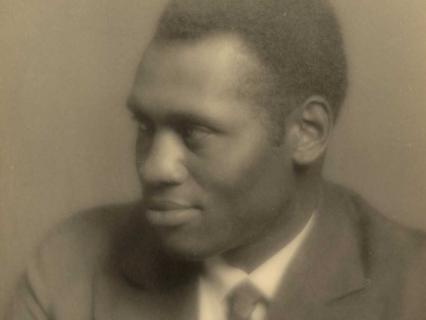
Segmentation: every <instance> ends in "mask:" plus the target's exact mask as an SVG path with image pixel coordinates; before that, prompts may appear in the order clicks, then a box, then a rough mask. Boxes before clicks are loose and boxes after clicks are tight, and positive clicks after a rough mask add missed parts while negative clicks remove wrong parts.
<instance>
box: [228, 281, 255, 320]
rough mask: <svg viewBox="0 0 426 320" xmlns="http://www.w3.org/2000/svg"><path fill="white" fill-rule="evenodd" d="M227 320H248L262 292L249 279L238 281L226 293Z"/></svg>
mask: <svg viewBox="0 0 426 320" xmlns="http://www.w3.org/2000/svg"><path fill="white" fill-rule="evenodd" d="M227 300H228V320H250V319H251V316H252V313H253V311H254V309H255V308H256V304H257V303H259V302H261V301H262V294H261V293H260V292H259V290H257V289H256V288H255V287H254V286H253V284H251V282H250V281H249V280H246V281H244V282H242V283H240V284H239V285H238V286H237V287H236V288H234V289H233V290H232V291H231V292H230V294H229V295H228V298H227Z"/></svg>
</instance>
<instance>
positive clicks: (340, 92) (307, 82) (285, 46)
mask: <svg viewBox="0 0 426 320" xmlns="http://www.w3.org/2000/svg"><path fill="white" fill-rule="evenodd" d="M215 33H232V34H236V35H238V36H239V37H241V38H242V40H243V41H244V43H245V44H246V45H247V46H248V48H250V49H252V50H254V53H255V54H256V55H257V56H258V57H259V58H260V61H261V62H262V63H263V64H264V66H265V67H266V68H267V70H268V72H269V73H271V74H272V75H273V77H274V79H275V80H274V88H273V92H272V95H274V96H276V97H275V98H276V99H275V101H280V102H283V101H286V103H287V104H288V103H289V102H290V101H291V102H293V103H294V102H295V103H301V102H303V101H304V100H305V99H307V98H308V97H310V96H312V95H320V96H322V97H324V98H325V99H326V100H327V101H328V102H329V103H330V105H331V107H332V109H333V112H334V115H335V116H337V114H338V112H339V110H340V107H341V104H342V103H343V100H344V98H345V94H346V88H347V82H348V80H347V62H346V56H345V52H344V44H343V37H342V34H341V31H340V26H339V22H338V20H337V17H336V14H335V12H334V10H333V8H332V7H331V5H330V4H329V3H328V2H327V0H172V1H170V2H169V4H168V5H167V7H166V9H165V11H164V13H163V15H162V16H161V18H160V21H159V24H158V28H157V31H156V33H155V35H154V38H153V41H154V42H156V41H158V42H161V41H194V40H199V39H202V38H205V37H207V36H209V35H212V34H215ZM289 99H290V100H289ZM280 104H281V103H280ZM279 108H281V109H283V106H280V107H279ZM281 113H284V111H283V110H281ZM285 113H286V112H285Z"/></svg>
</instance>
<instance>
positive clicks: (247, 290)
mask: <svg viewBox="0 0 426 320" xmlns="http://www.w3.org/2000/svg"><path fill="white" fill-rule="evenodd" d="M346 87H347V71H346V60H345V53H344V48H343V40H342V36H341V34H340V30H339V24H338V22H337V20H336V17H335V15H334V13H333V10H332V8H331V7H330V6H329V5H328V3H327V2H326V1H322V0H297V1H294V0H281V1H278V0H263V1H262V0H256V1H243V0H228V1H224V0H218V1H207V0H205V1H200V0H198V1H196V0H175V1H171V3H170V4H169V5H168V6H167V8H166V10H165V12H164V13H163V15H162V17H161V19H160V21H159V25H158V28H157V30H156V33H155V35H154V37H153V39H152V41H151V43H150V45H149V47H148V48H147V50H146V52H145V54H144V56H143V58H142V62H141V64H140V66H139V68H138V71H137V74H136V79H135V82H134V85H133V88H132V90H131V93H130V95H129V98H128V108H129V110H130V112H131V113H132V115H133V117H134V118H135V121H136V123H137V127H138V141H137V146H136V164H137V168H138V173H139V177H140V182H141V186H142V200H141V201H140V202H139V203H135V204H129V205H126V206H116V207H108V208H101V209H96V210H93V211H91V212H87V213H84V214H82V215H79V216H78V217H76V218H74V219H73V220H72V221H70V222H68V223H67V224H65V225H64V226H62V227H61V228H60V229H58V230H57V231H56V232H54V233H53V234H52V235H51V236H50V238H49V240H48V241H46V242H45V243H44V244H43V246H42V247H41V249H40V253H39V255H38V257H37V258H36V259H35V260H34V263H33V265H31V266H30V268H29V272H28V274H27V275H26V278H25V279H23V280H22V283H21V286H20V287H19V291H18V295H17V299H16V301H15V303H14V305H13V306H12V309H11V317H12V319H58V320H60V319H92V318H95V319H123V320H126V319H200V320H207V319H218V320H221V319H252V320H263V319H317V320H318V319H341V318H344V319H422V317H423V312H424V311H425V308H424V306H423V303H422V297H424V294H425V293H426V287H425V284H424V279H425V276H424V275H423V268H424V267H425V266H426V251H425V237H424V235H423V234H421V233H420V232H415V231H412V230H409V229H406V228H403V227H400V226H398V225H396V224H394V223H393V222H391V221H388V220H387V219H386V218H384V217H382V216H381V215H380V214H379V213H376V212H375V210H374V209H372V208H371V207H369V206H368V205H367V204H366V203H365V202H364V201H363V200H362V199H361V198H360V197H359V196H357V195H356V194H355V193H353V192H351V191H348V190H346V189H344V188H342V187H339V186H335V185H332V184H330V183H328V182H326V181H324V179H323V178H322V176H321V169H322V164H323V159H324V155H325V152H326V150H327V144H328V141H329V138H330V134H331V132H332V129H333V125H334V123H335V121H336V120H337V118H338V114H339V109H340V107H341V105H342V103H343V100H344V97H345V91H346ZM240 288H243V289H242V290H240Z"/></svg>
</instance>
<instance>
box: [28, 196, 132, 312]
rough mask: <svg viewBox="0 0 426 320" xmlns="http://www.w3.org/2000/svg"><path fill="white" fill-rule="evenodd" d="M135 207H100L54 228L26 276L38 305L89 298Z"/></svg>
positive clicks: (129, 205)
mask: <svg viewBox="0 0 426 320" xmlns="http://www.w3.org/2000/svg"><path fill="white" fill-rule="evenodd" d="M136 208H137V205H136V204H122V205H110V206H104V207H98V208H94V209H90V210H86V211H84V212H81V213H78V214H75V215H74V216H72V217H71V218H69V219H68V220H66V221H65V222H63V223H62V224H60V225H59V226H57V227H56V228H54V229H53V230H52V231H51V232H50V233H49V234H48V235H47V236H46V238H45V239H44V241H42V243H41V245H40V246H39V248H38V250H37V252H36V254H35V256H34V257H33V259H32V260H31V262H30V264H29V266H28V268H27V272H26V277H25V281H26V286H27V287H29V288H31V289H30V290H31V292H32V293H33V294H34V295H35V296H36V298H37V300H38V301H39V304H40V305H43V306H49V305H54V302H55V301H56V300H57V299H60V298H59V297H68V298H69V299H73V298H72V297H75V299H76V301H77V300H80V299H84V298H83V297H84V296H85V295H90V292H91V289H90V286H91V285H93V283H92V282H93V279H94V276H95V274H96V272H98V269H99V268H101V267H104V265H106V264H107V261H109V258H110V256H111V254H112V252H113V249H114V247H113V243H114V241H115V237H116V235H117V234H118V233H119V232H120V230H121V229H122V227H124V226H125V225H126V224H127V223H128V219H129V217H130V216H131V214H132V212H134V210H135V209H136ZM85 300H86V301H89V300H90V299H89V297H86V299H85Z"/></svg>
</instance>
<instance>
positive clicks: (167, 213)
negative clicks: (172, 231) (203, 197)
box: [145, 200, 201, 227]
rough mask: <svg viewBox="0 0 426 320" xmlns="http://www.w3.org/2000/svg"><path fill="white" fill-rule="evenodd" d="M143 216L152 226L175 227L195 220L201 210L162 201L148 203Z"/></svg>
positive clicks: (187, 205)
mask: <svg viewBox="0 0 426 320" xmlns="http://www.w3.org/2000/svg"><path fill="white" fill-rule="evenodd" d="M145 214H146V218H147V220H148V221H149V222H150V223H151V224H152V225H155V226H159V227H176V226H179V225H183V224H187V223H189V222H191V221H193V220H195V219H197V218H198V217H199V216H200V215H201V210H200V208H199V207H196V206H192V205H189V204H183V203H179V202H174V201H169V200H164V201H152V202H148V205H147V207H146V212H145Z"/></svg>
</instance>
